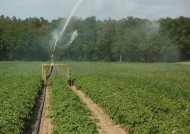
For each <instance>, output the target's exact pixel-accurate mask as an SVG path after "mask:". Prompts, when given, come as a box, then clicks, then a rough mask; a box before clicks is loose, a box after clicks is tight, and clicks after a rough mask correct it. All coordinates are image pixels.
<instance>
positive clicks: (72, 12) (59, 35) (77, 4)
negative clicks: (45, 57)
mask: <svg viewBox="0 0 190 134" xmlns="http://www.w3.org/2000/svg"><path fill="white" fill-rule="evenodd" d="M82 1H83V0H79V1H78V2H77V3H76V5H75V6H74V8H73V10H72V11H71V14H70V15H69V18H68V19H67V21H66V23H65V25H64V27H63V29H62V31H61V32H59V34H58V36H57V37H56V39H55V44H54V48H53V52H52V55H51V64H52V65H53V57H54V52H55V48H56V46H57V42H58V40H59V38H60V37H61V36H62V35H63V34H64V32H65V30H66V28H67V25H68V24H69V22H70V20H71V17H72V16H73V14H74V13H75V11H76V9H77V8H78V6H79V5H80V3H81V2H82Z"/></svg>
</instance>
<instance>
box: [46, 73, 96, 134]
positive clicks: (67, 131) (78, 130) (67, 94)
mask: <svg viewBox="0 0 190 134" xmlns="http://www.w3.org/2000/svg"><path fill="white" fill-rule="evenodd" d="M52 77H53V78H51V87H50V92H51V94H50V107H51V114H50V117H51V118H52V121H53V133H54V134H95V133H97V129H96V125H95V123H94V122H93V121H92V118H91V114H90V112H89V110H88V109H87V108H86V107H85V105H84V104H83V103H82V102H81V100H80V99H79V97H78V96H77V95H76V94H75V93H74V92H73V91H72V90H71V89H70V88H69V87H68V86H67V85H66V84H65V83H64V82H63V81H62V80H61V78H59V77H55V75H54V76H52Z"/></svg>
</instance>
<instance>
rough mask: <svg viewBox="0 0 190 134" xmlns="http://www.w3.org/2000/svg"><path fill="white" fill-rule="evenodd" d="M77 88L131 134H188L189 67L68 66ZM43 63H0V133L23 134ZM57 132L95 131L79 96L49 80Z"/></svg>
mask: <svg viewBox="0 0 190 134" xmlns="http://www.w3.org/2000/svg"><path fill="white" fill-rule="evenodd" d="M67 63H68V64H69V65H70V67H71V69H72V74H73V78H74V79H75V85H76V86H77V87H78V88H79V89H80V90H81V91H83V92H84V93H85V94H86V96H88V97H89V98H91V99H92V100H93V101H94V102H95V103H97V104H98V105H99V106H100V107H101V108H102V109H103V110H104V111H105V113H106V114H107V115H109V117H110V118H111V119H112V120H113V121H114V122H115V123H117V124H120V125H121V126H122V127H123V128H125V129H126V131H128V132H129V133H173V134H175V133H180V134H188V133H190V127H189V126H190V66H189V65H188V64H180V63H173V64H164V63H154V64H153V63H152V64H145V63H104V62H67ZM41 65H42V62H17V61H15V62H0V86H1V87H0V96H1V97H0V102H1V103H0V133H2V134H9V133H10V134H11V133H15V134H17V133H18V134H19V133H24V130H25V129H26V128H27V125H28V123H29V122H28V120H29V118H30V117H29V115H30V114H31V113H32V108H33V106H34V104H35V101H36V99H37V96H38V93H39V90H40V89H41ZM50 92H51V95H50V109H51V113H50V115H49V116H50V117H51V119H52V124H53V133H81V134H82V133H97V130H96V129H97V128H96V126H95V121H94V120H92V118H91V113H90V112H89V110H88V109H87V108H86V107H85V104H83V103H82V102H81V101H80V99H79V97H78V96H77V95H76V94H75V93H74V92H73V91H71V90H70V88H69V86H67V85H65V84H64V83H63V82H62V81H61V79H60V78H59V77H58V76H57V75H56V73H53V74H52V76H51V77H50Z"/></svg>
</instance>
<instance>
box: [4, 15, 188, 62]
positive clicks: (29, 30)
mask: <svg viewBox="0 0 190 134" xmlns="http://www.w3.org/2000/svg"><path fill="white" fill-rule="evenodd" d="M65 22H66V19H65V18H58V19H54V20H52V21H48V20H46V19H44V18H43V17H40V18H37V17H33V18H31V17H30V18H26V19H25V20H21V19H18V18H16V17H15V16H13V17H12V18H9V17H7V16H4V15H1V16H0V60H49V59H50V56H51V52H52V50H53V46H54V43H55V40H54V38H53V35H54V33H59V32H60V31H61V30H62V28H63V25H64V23H65ZM75 30H77V31H78V37H77V38H76V39H75V40H74V41H73V42H72V43H71V44H70V45H67V44H68V42H69V40H70V38H71V35H72V32H73V31H75ZM55 55H56V60H78V61H130V62H176V61H189V60H190V18H188V17H183V16H181V17H178V18H169V17H168V18H161V19H159V20H154V21H152V20H148V19H141V18H136V17H127V18H123V19H120V20H115V19H111V18H109V19H105V20H97V19H96V17H95V16H92V17H87V18H85V19H82V18H78V17H73V18H72V19H71V21H70V23H69V25H68V27H67V29H66V31H65V33H64V34H63V36H62V37H61V38H60V39H59V41H58V44H57V47H56V51H55Z"/></svg>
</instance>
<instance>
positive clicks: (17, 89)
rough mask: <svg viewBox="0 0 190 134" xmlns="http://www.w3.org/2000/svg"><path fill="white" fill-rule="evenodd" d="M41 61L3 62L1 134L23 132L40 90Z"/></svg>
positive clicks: (0, 114) (0, 86)
mask: <svg viewBox="0 0 190 134" xmlns="http://www.w3.org/2000/svg"><path fill="white" fill-rule="evenodd" d="M40 68H41V64H39V63H38V62H31V63H30V62H0V133H1V134H19V133H24V129H26V128H27V127H28V122H29V119H30V115H31V114H32V108H33V106H34V104H35V101H36V99H37V98H38V92H39V90H40V89H41V70H40Z"/></svg>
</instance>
